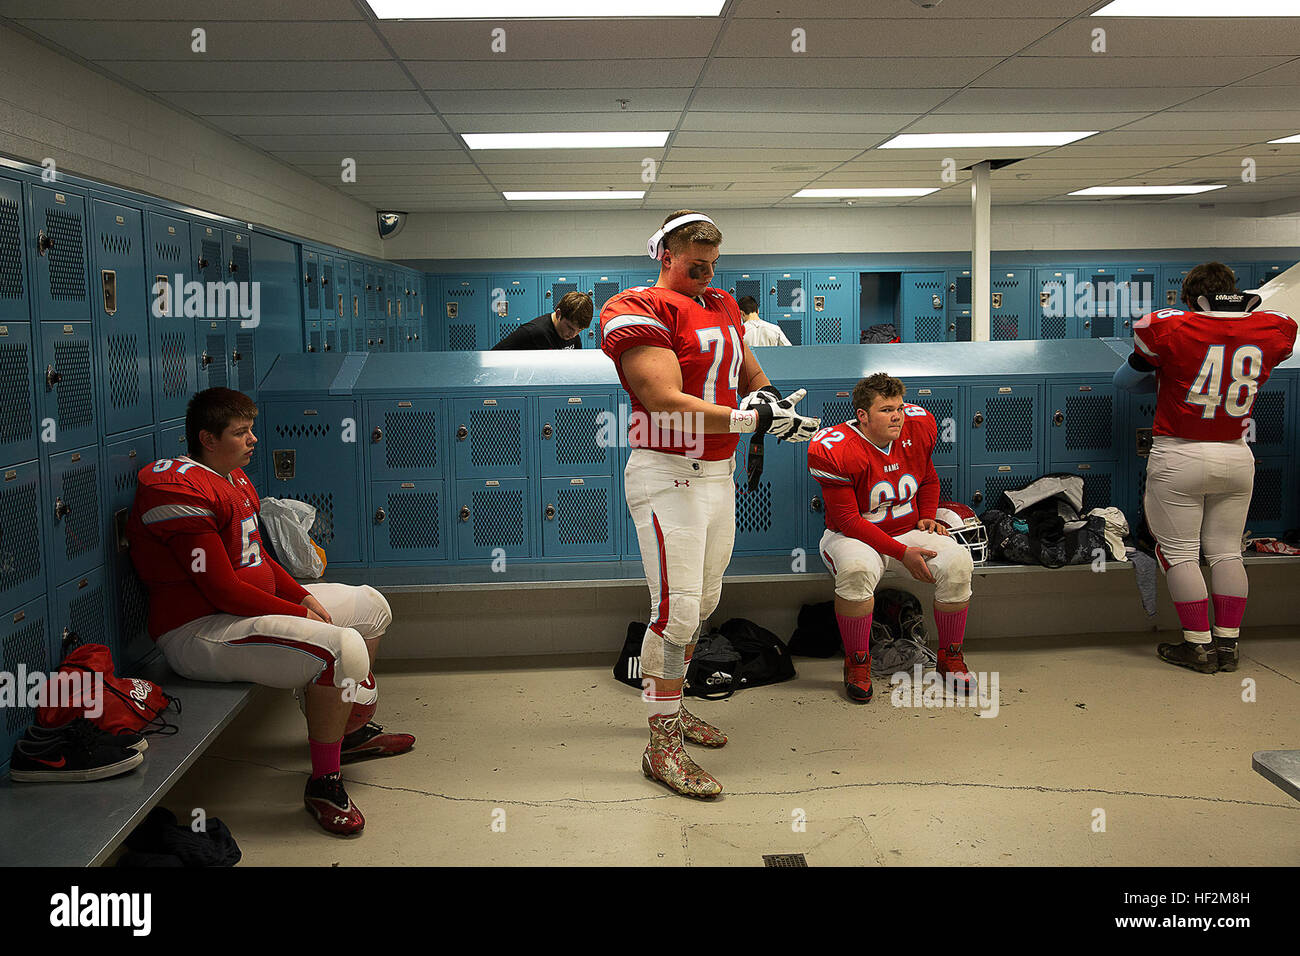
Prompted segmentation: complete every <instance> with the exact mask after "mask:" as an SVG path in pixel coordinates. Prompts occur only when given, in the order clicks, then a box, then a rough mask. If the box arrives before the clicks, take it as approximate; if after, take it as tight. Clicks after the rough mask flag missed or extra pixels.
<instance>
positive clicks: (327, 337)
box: [321, 319, 339, 352]
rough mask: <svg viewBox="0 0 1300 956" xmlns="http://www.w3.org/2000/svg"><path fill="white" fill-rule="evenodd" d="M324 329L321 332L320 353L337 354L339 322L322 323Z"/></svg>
mask: <svg viewBox="0 0 1300 956" xmlns="http://www.w3.org/2000/svg"><path fill="white" fill-rule="evenodd" d="M321 325H322V326H324V329H323V330H322V332H321V339H322V341H323V342H324V344H323V345H322V346H321V349H322V351H325V352H337V351H338V350H339V320H338V319H329V320H328V321H325V322H322V323H321Z"/></svg>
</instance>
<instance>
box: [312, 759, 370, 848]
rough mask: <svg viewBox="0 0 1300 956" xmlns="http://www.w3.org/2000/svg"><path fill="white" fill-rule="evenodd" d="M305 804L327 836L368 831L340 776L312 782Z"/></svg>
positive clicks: (317, 779)
mask: <svg viewBox="0 0 1300 956" xmlns="http://www.w3.org/2000/svg"><path fill="white" fill-rule="evenodd" d="M302 801H303V803H304V804H306V806H307V812H308V813H310V814H311V815H312V816H314V817H315V818H316V822H317V823H319V824H320V825H321V827H322V828H323V829H324V830H325V832H327V833H334V834H337V835H338V836H353V835H355V834H357V833H360V832H361V831H362V829H364V828H365V825H366V818H365V817H363V816H362V815H361V811H360V810H358V809H357V805H356V804H355V803H353V802H352V798H351V797H349V796H348V792H347V791H346V790H345V789H343V777H342V775H341V774H339V773H327V774H325V775H323V776H320V777H312V778H311V779H310V780H308V781H307V789H306V790H304V791H303V794H302Z"/></svg>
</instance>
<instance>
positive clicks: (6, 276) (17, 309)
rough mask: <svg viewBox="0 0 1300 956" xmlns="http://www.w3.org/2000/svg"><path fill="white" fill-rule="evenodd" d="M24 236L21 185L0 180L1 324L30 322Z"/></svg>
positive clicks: (10, 180) (29, 284)
mask: <svg viewBox="0 0 1300 956" xmlns="http://www.w3.org/2000/svg"><path fill="white" fill-rule="evenodd" d="M26 236H27V233H26V231H25V230H24V229H23V187H22V184H21V183H19V182H16V181H14V180H12V179H5V178H3V177H0V325H2V324H6V323H9V322H30V321H31V320H32V314H31V306H30V303H29V302H28V293H29V292H30V291H31V282H30V279H29V277H28V275H27V260H26V251H27V239H26Z"/></svg>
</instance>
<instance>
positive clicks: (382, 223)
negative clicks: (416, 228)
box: [375, 212, 409, 239]
mask: <svg viewBox="0 0 1300 956" xmlns="http://www.w3.org/2000/svg"><path fill="white" fill-rule="evenodd" d="M407 215H409V214H408V213H404V212H377V213H375V219H376V221H377V222H378V224H379V238H380V239H392V238H393V236H395V235H397V234H398V233H399V232H401V231H402V227H403V226H405V225H406V217H407Z"/></svg>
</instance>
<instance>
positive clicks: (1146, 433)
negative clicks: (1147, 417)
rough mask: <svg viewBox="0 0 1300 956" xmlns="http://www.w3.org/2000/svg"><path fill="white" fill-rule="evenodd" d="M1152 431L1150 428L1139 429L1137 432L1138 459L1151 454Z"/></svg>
mask: <svg viewBox="0 0 1300 956" xmlns="http://www.w3.org/2000/svg"><path fill="white" fill-rule="evenodd" d="M1151 438H1152V430H1151V429H1150V428H1139V429H1138V430H1137V453H1138V457H1139V458H1146V457H1148V456H1150V454H1151Z"/></svg>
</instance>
